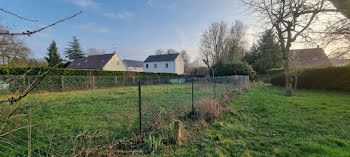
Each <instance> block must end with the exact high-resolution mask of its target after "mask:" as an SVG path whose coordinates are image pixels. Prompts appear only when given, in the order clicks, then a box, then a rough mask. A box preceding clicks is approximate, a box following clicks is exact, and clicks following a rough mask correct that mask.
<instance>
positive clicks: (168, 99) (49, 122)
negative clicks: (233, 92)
mask: <svg viewBox="0 0 350 157" xmlns="http://www.w3.org/2000/svg"><path fill="white" fill-rule="evenodd" d="M217 90H218V93H220V92H223V91H224V90H225V86H224V85H222V86H220V85H218V87H217ZM194 91H195V92H194V98H195V103H196V102H198V101H199V100H200V99H203V98H206V97H213V88H212V86H211V85H208V84H207V85H206V84H195V87H194ZM5 97H6V95H2V96H0V98H5ZM191 104H192V97H191V84H178V85H154V86H153V85H152V86H143V87H142V109H143V112H142V115H143V124H144V125H143V128H146V127H147V124H148V123H149V122H150V121H149V119H150V118H151V117H152V116H155V115H151V113H150V112H149V111H151V110H161V109H163V110H165V111H166V112H167V113H169V114H170V113H174V114H185V112H186V111H187V110H189V109H190V108H191ZM19 105H21V106H22V107H20V109H19V110H18V111H17V113H16V114H26V115H25V116H24V117H20V118H14V119H13V120H12V121H11V122H12V123H13V125H11V127H12V128H18V127H21V126H25V125H28V124H29V116H28V115H29V114H28V113H29V110H30V108H29V106H30V105H31V106H32V107H31V108H32V117H31V124H37V125H35V126H34V127H33V128H32V133H31V134H32V150H33V152H34V155H45V154H47V153H48V152H52V153H53V154H56V155H62V156H65V155H68V154H71V153H72V149H73V146H74V144H75V142H77V135H78V134H81V133H83V132H85V134H84V135H83V137H86V138H90V137H89V136H90V135H91V136H92V135H97V134H98V135H101V136H98V137H92V138H94V142H98V144H99V145H102V146H103V145H104V144H108V143H109V142H111V141H113V140H116V139H120V138H123V137H130V136H132V135H133V134H134V133H138V123H139V120H138V88H137V87H120V88H110V89H95V90H84V91H71V92H47V93H34V94H31V95H29V96H28V97H26V98H25V99H23V100H22V101H21V103H20V104H19ZM27 135H28V129H22V130H19V131H17V132H15V133H12V134H9V135H7V136H5V137H0V156H1V152H2V153H6V154H10V155H25V154H26V153H27V152H26V151H27V147H28V145H27ZM4 141H5V142H4ZM7 142H11V143H10V144H9V143H7ZM49 149H51V150H49Z"/></svg>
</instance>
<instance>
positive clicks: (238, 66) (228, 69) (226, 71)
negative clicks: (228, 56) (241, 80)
mask: <svg viewBox="0 0 350 157" xmlns="http://www.w3.org/2000/svg"><path fill="white" fill-rule="evenodd" d="M212 69H215V76H232V75H249V77H250V79H254V78H255V71H254V70H253V68H252V67H251V66H250V65H248V64H247V63H243V62H233V63H222V62H218V63H217V64H215V65H214V66H213V68H212ZM209 75H212V73H211V71H210V72H209Z"/></svg>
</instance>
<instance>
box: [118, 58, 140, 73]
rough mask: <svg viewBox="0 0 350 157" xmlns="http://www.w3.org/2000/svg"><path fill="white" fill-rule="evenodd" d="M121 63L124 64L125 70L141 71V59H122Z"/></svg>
mask: <svg viewBox="0 0 350 157" xmlns="http://www.w3.org/2000/svg"><path fill="white" fill-rule="evenodd" d="M123 63H124V65H125V68H126V71H135V72H143V61H135V60H128V59H124V60H123Z"/></svg>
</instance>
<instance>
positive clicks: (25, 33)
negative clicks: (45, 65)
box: [0, 11, 82, 36]
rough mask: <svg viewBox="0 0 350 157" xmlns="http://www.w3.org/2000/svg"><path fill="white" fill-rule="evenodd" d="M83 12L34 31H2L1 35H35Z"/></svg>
mask: <svg viewBox="0 0 350 157" xmlns="http://www.w3.org/2000/svg"><path fill="white" fill-rule="evenodd" d="M81 13H82V11H79V12H78V13H76V14H74V15H72V16H70V17H67V18H65V19H62V20H59V21H57V22H55V23H52V24H50V25H48V26H45V27H42V28H40V29H38V30H33V31H29V30H27V31H26V32H22V33H10V32H0V35H12V36H14V35H28V36H31V35H33V34H35V33H38V32H40V31H42V30H45V29H47V28H50V27H52V26H54V25H56V24H58V23H61V22H63V21H66V20H69V19H71V18H74V17H76V16H78V15H79V14H81Z"/></svg>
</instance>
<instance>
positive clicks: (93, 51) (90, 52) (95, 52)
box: [86, 48, 106, 56]
mask: <svg viewBox="0 0 350 157" xmlns="http://www.w3.org/2000/svg"><path fill="white" fill-rule="evenodd" d="M86 53H87V55H88V56H91V55H101V54H106V51H104V50H100V49H97V48H88V49H87V50H86Z"/></svg>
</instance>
